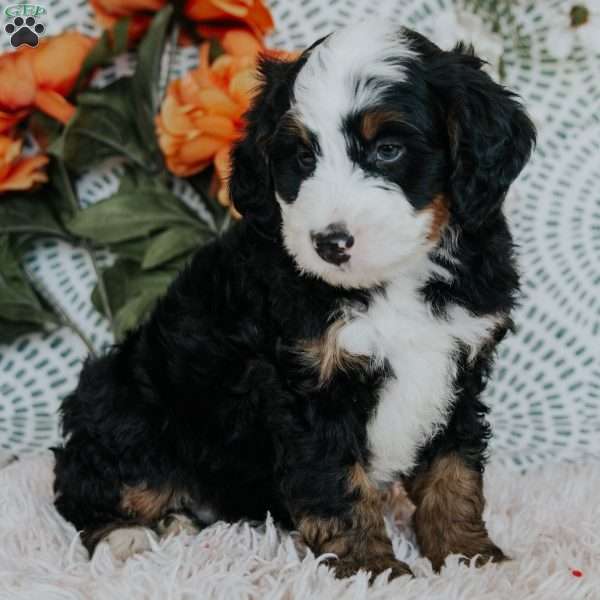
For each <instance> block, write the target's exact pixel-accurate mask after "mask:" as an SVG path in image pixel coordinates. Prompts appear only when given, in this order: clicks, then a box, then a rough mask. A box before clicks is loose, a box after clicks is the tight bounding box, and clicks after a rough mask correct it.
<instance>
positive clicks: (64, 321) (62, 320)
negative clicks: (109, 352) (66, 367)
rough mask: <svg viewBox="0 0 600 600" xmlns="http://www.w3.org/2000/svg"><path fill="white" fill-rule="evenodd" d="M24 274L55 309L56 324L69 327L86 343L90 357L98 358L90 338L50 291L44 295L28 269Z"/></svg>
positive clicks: (46, 291)
mask: <svg viewBox="0 0 600 600" xmlns="http://www.w3.org/2000/svg"><path fill="white" fill-rule="evenodd" d="M23 273H24V274H25V277H26V278H27V280H28V281H29V283H30V284H31V286H32V287H33V288H34V289H36V290H38V294H40V295H41V297H42V298H44V299H45V300H46V302H48V303H49V304H50V305H51V306H52V308H53V309H54V313H55V315H56V317H57V319H56V321H54V322H55V324H56V325H59V326H63V327H68V328H69V329H70V330H71V331H72V332H73V333H74V334H75V335H76V336H77V337H78V338H79V339H80V340H81V341H82V342H83V343H84V345H85V347H86V348H87V349H88V352H89V353H90V355H91V356H92V357H94V358H96V357H97V356H98V353H97V352H96V349H95V348H94V345H93V344H92V342H91V340H90V338H88V337H87V335H86V334H85V333H84V332H83V330H82V329H81V327H79V325H77V323H75V321H73V319H71V317H69V315H68V314H67V313H66V312H65V311H64V310H63V308H62V306H61V305H60V304H59V303H58V302H57V301H56V298H54V296H53V295H52V294H51V293H50V292H49V291H48V290H44V292H45V293H42V292H41V290H39V287H40V285H39V283H38V282H37V281H36V280H35V279H34V278H33V277H31V275H30V274H29V272H28V271H27V269H23Z"/></svg>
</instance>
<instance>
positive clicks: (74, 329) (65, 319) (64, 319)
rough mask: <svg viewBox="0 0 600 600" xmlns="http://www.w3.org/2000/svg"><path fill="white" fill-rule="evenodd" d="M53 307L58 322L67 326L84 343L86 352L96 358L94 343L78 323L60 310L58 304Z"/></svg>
mask: <svg viewBox="0 0 600 600" xmlns="http://www.w3.org/2000/svg"><path fill="white" fill-rule="evenodd" d="M54 308H55V310H56V311H57V313H58V318H59V324H60V325H63V326H64V327H68V328H69V329H70V330H71V331H72V332H73V333H74V334H75V335H77V336H78V337H79V339H80V340H81V341H82V342H83V343H84V344H85V346H86V348H87V349H88V352H89V353H90V356H92V357H93V358H97V357H98V353H97V352H96V349H95V348H94V345H93V344H92V342H91V340H90V339H89V338H88V337H87V335H85V333H83V330H82V329H81V328H80V327H79V325H77V323H75V321H73V320H72V319H71V318H70V317H69V315H67V313H66V312H64V311H63V310H62V308H60V307H59V306H55V307H54Z"/></svg>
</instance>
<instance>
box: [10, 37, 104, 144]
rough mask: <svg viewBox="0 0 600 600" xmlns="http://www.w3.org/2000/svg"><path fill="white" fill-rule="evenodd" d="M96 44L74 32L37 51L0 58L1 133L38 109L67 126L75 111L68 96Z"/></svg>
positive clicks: (50, 41) (47, 40) (14, 53)
mask: <svg viewBox="0 0 600 600" xmlns="http://www.w3.org/2000/svg"><path fill="white" fill-rule="evenodd" d="M93 45H94V40H93V39H91V38H88V37H86V36H84V35H81V34H80V33H77V32H75V31H68V32H66V33H63V34H62V35H59V36H56V37H53V38H48V39H46V40H43V41H42V42H40V44H39V46H37V48H23V49H20V50H17V51H16V52H12V53H10V54H4V55H2V56H0V133H1V132H5V131H8V130H10V129H11V128H12V127H13V126H14V125H15V124H17V123H18V122H20V121H21V120H23V119H24V118H25V117H26V116H27V115H28V114H29V113H30V111H31V110H32V109H33V108H34V107H35V108H37V109H39V110H41V111H42V112H44V113H46V114H48V115H50V116H51V117H53V118H54V119H56V120H58V121H60V122H62V123H66V122H67V121H68V120H69V119H70V118H71V117H72V116H73V114H74V112H75V107H74V106H73V105H72V104H70V103H69V102H68V101H67V100H66V99H65V96H68V95H69V94H70V93H71V91H72V90H73V87H74V85H75V82H76V81H77V77H78V76H79V72H80V70H81V65H82V64H83V61H84V60H85V57H86V56H87V55H88V53H89V51H90V50H91V48H92V46H93Z"/></svg>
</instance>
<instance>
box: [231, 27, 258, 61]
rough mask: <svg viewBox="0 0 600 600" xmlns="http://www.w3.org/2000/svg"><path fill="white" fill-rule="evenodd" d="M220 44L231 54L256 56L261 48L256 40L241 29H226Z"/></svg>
mask: <svg viewBox="0 0 600 600" xmlns="http://www.w3.org/2000/svg"><path fill="white" fill-rule="evenodd" d="M221 46H223V50H225V52H227V54H231V55H232V56H251V57H254V56H256V55H257V54H258V53H259V52H260V51H261V49H262V46H261V45H260V43H259V42H258V40H257V39H256V38H255V37H254V36H253V35H252V34H251V33H248V32H247V31H245V30H243V29H232V30H230V31H228V32H227V33H226V34H225V35H224V36H223V39H222V40H221Z"/></svg>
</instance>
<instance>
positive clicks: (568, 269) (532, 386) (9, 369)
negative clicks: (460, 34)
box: [0, 0, 600, 469]
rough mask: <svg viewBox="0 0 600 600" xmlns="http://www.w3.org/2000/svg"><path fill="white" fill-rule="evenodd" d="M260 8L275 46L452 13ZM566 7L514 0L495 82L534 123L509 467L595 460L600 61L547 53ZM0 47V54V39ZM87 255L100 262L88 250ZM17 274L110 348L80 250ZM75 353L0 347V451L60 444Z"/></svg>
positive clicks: (493, 391) (497, 408)
mask: <svg viewBox="0 0 600 600" xmlns="http://www.w3.org/2000/svg"><path fill="white" fill-rule="evenodd" d="M268 3H269V5H270V6H271V9H272V11H273V14H274V17H275V21H276V24H277V30H276V33H275V34H274V35H273V36H271V38H270V40H269V43H270V45H272V46H275V47H280V48H286V49H293V48H301V47H304V46H306V45H308V44H309V43H311V42H312V41H313V40H314V39H316V38H318V37H320V36H322V35H324V34H326V33H327V32H329V31H331V30H332V29H335V28H337V27H340V26H342V25H344V24H346V23H350V22H352V21H356V20H359V19H361V18H364V17H365V16H368V15H371V14H378V15H380V16H382V17H385V18H388V19H393V20H395V21H397V22H398V23H402V24H405V25H408V26H410V27H413V28H415V29H417V30H420V31H422V32H423V33H425V34H427V35H430V36H433V37H434V39H436V36H437V37H439V36H440V35H441V34H443V35H442V37H443V38H444V39H447V38H448V34H449V33H450V34H452V32H448V31H442V32H440V30H439V23H440V15H444V13H448V14H453V12H454V10H455V5H454V3H452V2H450V1H449V0H379V1H378V2H371V1H369V0H329V1H328V2H322V1H321V0H271V1H270V2H268ZM564 5H565V3H564V2H561V1H560V0H545V1H544V2H521V3H515V6H516V8H515V9H514V12H513V18H514V20H515V22H516V23H518V25H519V29H518V32H519V34H518V35H517V33H516V32H517V29H516V26H515V25H514V24H513V25H512V26H511V24H510V22H509V20H508V19H505V20H504V21H503V22H502V23H501V25H502V26H501V28H500V30H501V32H502V36H503V37H502V44H503V46H504V51H503V57H502V61H503V69H504V75H505V83H506V84H507V85H508V86H510V87H512V88H514V89H515V90H517V91H518V92H519V93H520V94H521V96H522V97H523V100H524V102H525V104H526V106H527V107H528V109H529V110H530V112H531V114H532V116H533V118H534V120H535V121H536V124H537V126H538V128H539V143H538V149H537V151H536V153H535V156H534V159H533V160H532V162H531V164H530V165H529V166H528V167H527V169H526V171H525V172H524V173H523V175H522V176H521V177H520V179H519V181H518V183H517V184H516V185H515V187H514V192H513V193H512V194H511V196H510V198H509V199H508V201H507V209H506V210H507V214H508V216H509V218H510V221H511V223H512V226H513V231H514V233H515V237H516V241H517V243H518V247H519V256H520V262H521V270H522V273H523V298H522V303H521V306H520V308H519V309H518V311H517V313H516V316H515V320H516V322H517V324H518V327H519V330H518V332H517V334H516V335H513V336H511V337H510V339H508V340H506V341H505V342H504V343H503V344H502V346H501V349H500V356H499V361H498V365H497V369H496V372H495V375H494V378H493V381H492V383H491V385H490V387H489V390H488V392H487V402H488V403H489V405H490V406H491V407H492V413H491V419H492V422H493V426H494V431H495V437H494V440H493V443H492V448H493V454H494V458H495V459H497V460H500V461H502V462H504V463H506V464H509V465H512V466H514V467H515V468H516V469H523V468H526V467H530V466H534V465H537V464H541V463H548V462H552V461H562V460H580V459H582V458H585V459H589V458H600V56H598V55H596V56H594V55H592V54H591V53H589V52H588V53H585V52H584V51H583V50H582V49H581V48H575V50H574V52H573V54H572V55H571V56H570V58H569V59H567V60H564V61H560V62H559V61H556V60H555V59H553V58H552V57H551V56H550V54H548V52H547V49H546V48H547V35H548V32H549V30H550V29H551V28H553V27H555V23H556V15H557V12H558V11H559V9H560V8H561V7H564ZM46 6H47V7H48V17H47V21H48V30H49V33H51V34H54V33H59V32H60V31H62V30H64V29H67V28H71V27H76V28H78V29H80V30H81V31H83V32H85V33H92V32H97V30H96V29H95V26H94V21H93V16H92V14H91V11H90V9H89V7H88V5H87V2H86V1H85V0H78V1H77V2H74V1H72V0H53V1H50V2H47V3H46ZM444 22H448V21H444ZM486 27H489V28H490V29H491V24H486ZM598 35H600V30H599V31H598ZM450 37H452V36H450ZM0 41H1V44H0V46H1V47H2V50H6V49H7V47H8V42H7V40H6V36H3V37H1V38H0ZM195 60H196V52H195V51H194V49H189V48H188V49H184V50H180V51H179V56H178V60H177V61H176V63H175V70H176V73H174V74H173V75H175V76H176V75H179V74H180V73H181V72H183V71H185V70H186V69H188V68H190V67H191V66H193V64H194V63H195ZM130 63H131V61H129V60H122V61H119V62H118V64H117V65H116V66H115V67H111V68H110V69H107V70H106V72H105V73H104V74H103V78H104V79H106V80H110V79H112V78H114V77H115V75H117V74H119V73H124V72H127V71H128V70H129V69H130V68H131V64H130ZM116 184H117V181H116V178H115V177H114V175H112V174H111V172H110V170H107V171H105V172H102V173H100V172H95V173H90V174H88V175H87V176H85V177H83V178H82V179H81V181H80V182H79V185H78V190H77V191H78V195H79V198H80V201H81V202H82V203H83V204H88V203H91V202H96V201H97V200H99V199H101V198H103V197H106V196H108V195H109V194H110V193H112V192H114V191H115V188H116ZM186 191H187V193H189V190H186ZM97 260H98V261H99V262H101V263H102V262H104V261H106V260H110V258H109V257H107V256H106V254H105V253H104V254H103V253H99V254H98V255H97ZM26 268H27V270H28V272H29V274H30V276H31V277H32V278H33V279H34V280H35V281H36V282H37V286H38V287H39V289H40V290H41V291H42V292H43V294H44V295H45V296H46V297H47V298H48V299H49V300H50V301H51V302H52V303H53V304H55V305H57V306H58V307H60V309H61V310H62V311H64V312H65V313H66V314H67V315H68V316H69V318H70V319H71V320H72V321H73V322H74V324H75V325H76V326H77V327H78V328H79V329H81V330H82V332H84V333H85V335H86V336H87V338H88V339H89V341H90V343H91V344H93V346H94V347H95V348H96V349H98V350H102V349H105V348H106V347H108V346H109V345H110V343H111V341H112V338H111V335H110V332H109V330H108V327H107V323H106V320H105V319H104V318H103V317H102V316H101V315H99V314H98V313H97V312H96V311H95V309H94V308H93V306H92V304H91V302H90V292H91V290H92V288H93V286H94V269H93V268H92V264H91V262H90V258H89V255H88V253H87V252H86V251H85V249H82V248H75V247H71V246H69V245H68V244H66V243H64V242H60V241H54V240H53V241H43V242H39V243H38V244H37V246H36V247H35V249H34V250H33V251H32V252H31V253H30V254H29V255H28V257H27V261H26ZM86 353H87V350H86V346H85V345H84V344H83V343H82V341H81V339H80V337H78V336H76V335H75V334H74V333H73V332H72V331H71V330H69V329H66V328H65V329H61V330H59V331H55V332H53V333H50V334H46V335H41V334H39V335H29V336H25V337H23V338H21V339H19V340H18V341H17V342H16V343H14V344H13V345H11V346H0V446H1V447H3V448H5V449H9V450H11V451H13V452H25V451H32V450H35V449H38V448H44V447H47V446H49V445H52V444H53V443H55V442H56V441H57V440H58V439H59V437H58V418H57V413H56V411H57V407H58V404H59V401H60V399H61V398H62V397H63V396H64V395H65V394H67V393H68V392H69V391H70V390H71V389H72V388H73V387H74V386H75V384H76V381H77V376H78V373H79V370H80V369H81V363H82V360H83V359H84V358H85V356H86Z"/></svg>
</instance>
